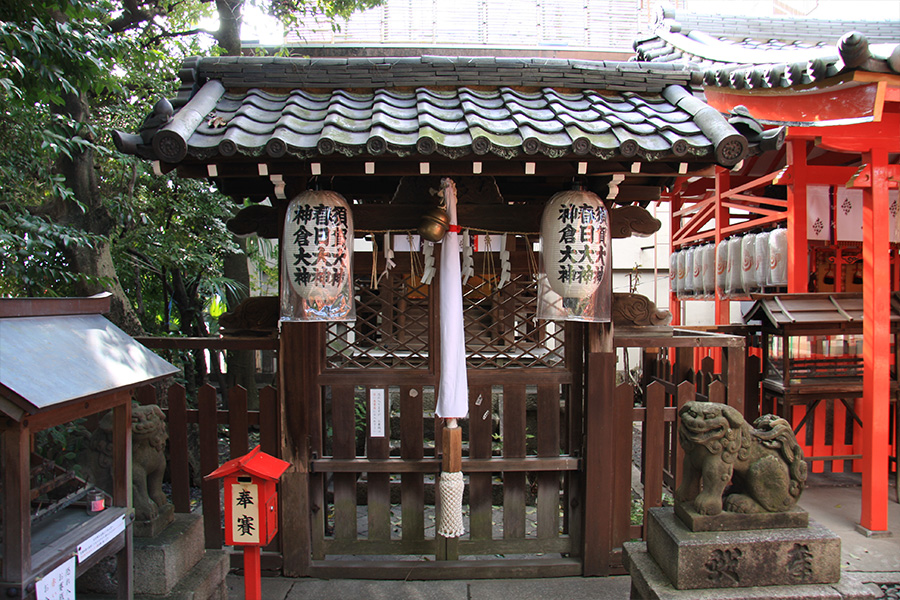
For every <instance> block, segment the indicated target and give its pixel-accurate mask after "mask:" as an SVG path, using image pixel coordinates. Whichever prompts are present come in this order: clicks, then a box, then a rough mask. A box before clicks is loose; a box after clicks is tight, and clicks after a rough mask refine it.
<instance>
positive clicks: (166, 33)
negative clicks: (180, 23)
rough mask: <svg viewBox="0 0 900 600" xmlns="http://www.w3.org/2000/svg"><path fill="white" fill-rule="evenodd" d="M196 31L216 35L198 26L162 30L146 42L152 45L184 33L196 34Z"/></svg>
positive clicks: (184, 34) (211, 35)
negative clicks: (183, 29) (179, 29)
mask: <svg viewBox="0 0 900 600" xmlns="http://www.w3.org/2000/svg"><path fill="white" fill-rule="evenodd" d="M198 33H205V34H206V35H208V36H210V37H216V34H215V33H214V32H212V31H209V30H208V29H202V28H200V27H198V28H196V29H188V30H186V31H162V32H160V33H157V34H156V35H154V36H151V37H150V38H148V39H147V44H148V45H153V44H156V43H157V42H160V41H162V40H164V39H168V38H176V37H182V36H186V35H197V34H198Z"/></svg>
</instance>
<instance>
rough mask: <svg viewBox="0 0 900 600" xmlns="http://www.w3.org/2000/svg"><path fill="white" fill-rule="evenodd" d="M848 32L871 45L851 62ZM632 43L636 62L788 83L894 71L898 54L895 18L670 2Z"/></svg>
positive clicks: (735, 82)
mask: <svg viewBox="0 0 900 600" xmlns="http://www.w3.org/2000/svg"><path fill="white" fill-rule="evenodd" d="M852 31H858V32H861V34H862V37H863V38H864V40H866V41H868V43H869V44H871V46H870V47H869V48H868V49H866V50H865V52H866V55H865V57H863V59H862V60H859V61H858V62H857V63H855V64H854V65H852V66H851V65H848V64H846V63H847V60H846V59H847V57H848V54H846V53H845V52H847V49H846V48H844V49H843V50H842V49H841V46H840V44H839V39H842V36H845V34H848V33H849V32H852ZM634 48H635V52H636V58H637V60H638V61H651V62H652V63H653V64H654V65H656V66H658V67H668V68H675V69H689V70H701V71H703V72H704V73H705V77H704V78H703V81H704V82H705V84H706V85H710V86H719V87H730V88H734V89H755V88H772V87H788V86H792V85H802V84H808V83H812V82H816V81H822V80H825V79H829V78H831V77H834V76H835V75H838V74H839V73H841V72H843V71H846V70H853V69H861V70H869V71H877V72H884V73H891V72H900V61H896V60H895V61H891V59H890V57H891V55H892V53H893V54H894V55H900V21H897V20H895V21H887V22H876V21H822V20H815V19H800V18H789V17H746V16H739V17H737V16H728V15H716V16H709V15H697V14H693V13H683V12H680V11H679V12H677V13H674V12H673V11H671V9H668V10H666V11H662V12H660V13H659V15H658V16H657V21H656V23H655V25H654V31H653V32H652V33H651V34H642V35H641V36H639V37H638V38H636V39H635V42H634ZM866 59H868V60H866ZM636 64H640V63H639V62H638V63H636ZM782 74H783V76H782ZM654 83H655V82H654Z"/></svg>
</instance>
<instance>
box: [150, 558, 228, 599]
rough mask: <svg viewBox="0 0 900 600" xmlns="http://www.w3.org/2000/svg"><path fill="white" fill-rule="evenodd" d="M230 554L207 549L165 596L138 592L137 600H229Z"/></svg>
mask: <svg viewBox="0 0 900 600" xmlns="http://www.w3.org/2000/svg"><path fill="white" fill-rule="evenodd" d="M228 563H229V561H228V554H227V553H226V552H225V551H224V550H207V551H206V554H205V555H204V556H203V558H202V559H201V560H200V562H198V563H197V564H196V565H194V568H193V569H191V570H190V571H189V572H188V573H187V574H186V575H185V577H184V578H182V580H181V581H180V582H179V583H178V585H177V586H175V588H174V589H172V590H171V591H170V592H169V593H168V594H165V595H163V596H155V595H147V594H136V595H135V597H134V598H135V600H228V587H227V586H226V584H225V576H226V575H228V566H229V565H228Z"/></svg>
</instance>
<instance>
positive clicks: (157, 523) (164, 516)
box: [133, 504, 175, 538]
mask: <svg viewBox="0 0 900 600" xmlns="http://www.w3.org/2000/svg"><path fill="white" fill-rule="evenodd" d="M174 520H175V507H174V506H173V505H171V504H166V505H164V506H163V507H162V508H160V509H159V514H157V515H156V518H155V519H150V520H148V521H135V522H134V525H133V527H134V537H136V538H139V537H142V538H144V537H156V536H158V535H159V534H160V533H162V532H163V531H164V530H165V528H166V527H168V526H169V525H170V524H171V523H172V521H174Z"/></svg>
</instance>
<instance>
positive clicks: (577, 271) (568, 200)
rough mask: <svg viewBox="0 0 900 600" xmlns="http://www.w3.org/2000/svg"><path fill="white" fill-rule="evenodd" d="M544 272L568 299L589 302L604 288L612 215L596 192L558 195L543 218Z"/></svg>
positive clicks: (553, 285)
mask: <svg viewBox="0 0 900 600" xmlns="http://www.w3.org/2000/svg"><path fill="white" fill-rule="evenodd" d="M541 240H542V242H541V243H542V245H541V247H542V256H543V262H544V270H545V272H546V275H547V282H548V283H549V285H550V288H551V289H552V290H553V291H554V292H556V293H557V294H559V295H560V296H562V298H563V299H564V303H565V302H566V301H565V299H567V298H573V299H577V300H578V299H585V298H588V297H590V296H591V295H592V294H593V293H594V292H595V291H596V290H597V288H598V287H599V286H600V283H601V282H602V281H603V278H604V276H605V275H606V271H607V263H608V260H609V240H610V230H609V213H608V212H607V210H606V207H605V206H604V205H603V202H602V201H601V200H600V198H599V197H597V195H596V194H594V193H593V192H588V191H583V190H568V191H565V192H559V193H557V194H555V195H554V196H553V197H552V198H550V200H548V201H547V204H546V205H545V206H544V212H543V215H542V216H541Z"/></svg>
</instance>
